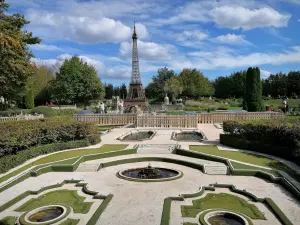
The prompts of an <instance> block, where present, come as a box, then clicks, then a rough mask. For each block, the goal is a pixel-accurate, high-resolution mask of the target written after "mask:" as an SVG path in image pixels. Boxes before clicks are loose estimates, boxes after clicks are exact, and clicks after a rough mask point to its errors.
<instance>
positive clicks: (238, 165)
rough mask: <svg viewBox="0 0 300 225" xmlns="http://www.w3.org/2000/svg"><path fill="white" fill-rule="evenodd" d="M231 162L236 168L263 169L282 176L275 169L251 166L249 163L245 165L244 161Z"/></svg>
mask: <svg viewBox="0 0 300 225" xmlns="http://www.w3.org/2000/svg"><path fill="white" fill-rule="evenodd" d="M231 164H232V166H233V168H234V169H248V170H262V171H265V172H267V173H271V174H273V175H275V176H276V177H281V175H280V174H279V173H278V172H277V171H275V170H268V169H263V168H260V167H256V166H249V165H245V164H243V163H238V162H233V161H231Z"/></svg>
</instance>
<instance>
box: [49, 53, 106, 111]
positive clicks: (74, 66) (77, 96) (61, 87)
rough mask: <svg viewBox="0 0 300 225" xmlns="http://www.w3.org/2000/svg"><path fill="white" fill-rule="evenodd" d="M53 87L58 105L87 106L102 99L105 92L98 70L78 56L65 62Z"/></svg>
mask: <svg viewBox="0 0 300 225" xmlns="http://www.w3.org/2000/svg"><path fill="white" fill-rule="evenodd" d="M52 85H53V94H54V97H55V99H56V101H58V104H61V103H76V104H78V103H79V104H84V105H85V106H87V105H88V104H89V101H90V100H96V99H101V98H102V97H103V96H104V92H105V91H104V88H103V86H102V83H101V80H100V79H99V77H98V76H97V71H96V69H95V68H94V67H93V66H91V65H88V64H87V63H86V62H83V60H82V59H80V58H79V57H77V56H74V57H72V58H71V59H66V60H65V61H64V63H63V64H62V66H61V67H60V69H59V72H58V73H57V74H56V79H55V80H53V82H52Z"/></svg>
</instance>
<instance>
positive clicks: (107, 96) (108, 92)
mask: <svg viewBox="0 0 300 225" xmlns="http://www.w3.org/2000/svg"><path fill="white" fill-rule="evenodd" d="M113 95H114V86H113V85H112V84H108V85H106V86H105V99H112V96H113Z"/></svg>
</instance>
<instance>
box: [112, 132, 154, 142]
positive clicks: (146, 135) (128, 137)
mask: <svg viewBox="0 0 300 225" xmlns="http://www.w3.org/2000/svg"><path fill="white" fill-rule="evenodd" d="M154 135H155V132H154V131H135V132H130V133H127V134H125V135H124V136H121V137H119V138H118V139H119V140H121V141H143V140H148V139H151V138H153V136H154Z"/></svg>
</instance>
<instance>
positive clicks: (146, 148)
mask: <svg viewBox="0 0 300 225" xmlns="http://www.w3.org/2000/svg"><path fill="white" fill-rule="evenodd" d="M175 146H176V145H139V147H138V150H137V153H138V154H171V153H172V151H173V150H174V148H175Z"/></svg>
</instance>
